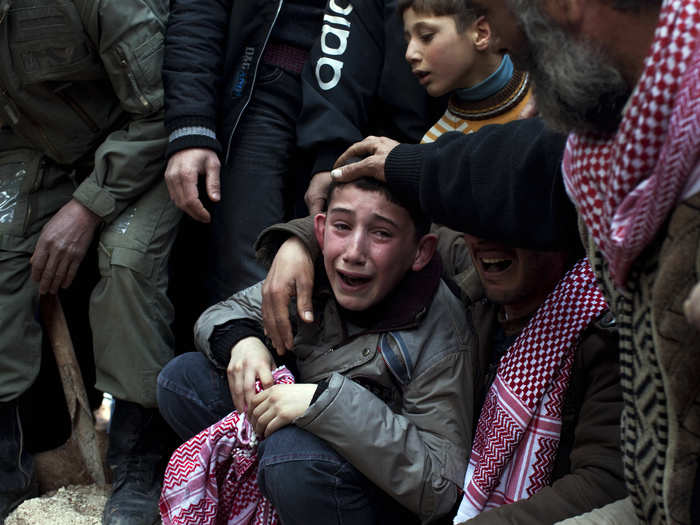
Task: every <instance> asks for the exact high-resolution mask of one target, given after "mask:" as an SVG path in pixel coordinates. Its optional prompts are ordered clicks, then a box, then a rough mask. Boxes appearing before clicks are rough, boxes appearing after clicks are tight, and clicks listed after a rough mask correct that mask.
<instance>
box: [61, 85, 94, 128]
mask: <svg viewBox="0 0 700 525" xmlns="http://www.w3.org/2000/svg"><path fill="white" fill-rule="evenodd" d="M54 93H55V94H56V96H57V97H58V98H60V99H61V100H62V101H63V102H65V103H66V104H67V105H68V106H69V107H70V108H71V109H72V110H73V111H75V113H76V114H77V115H78V117H80V120H82V121H83V122H84V123H85V125H86V126H87V127H88V128H90V131H92V132H93V133H97V132H98V131H100V128H99V126H98V125H97V123H96V122H95V121H94V120H93V119H92V117H90V115H88V113H87V111H85V110H84V109H83V108H82V106H80V105H79V104H78V102H76V101H75V100H74V99H73V98H71V97H70V95H67V94H66V93H64V92H63V91H61V90H57V91H54Z"/></svg>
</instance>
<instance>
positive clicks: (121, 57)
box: [115, 47, 151, 108]
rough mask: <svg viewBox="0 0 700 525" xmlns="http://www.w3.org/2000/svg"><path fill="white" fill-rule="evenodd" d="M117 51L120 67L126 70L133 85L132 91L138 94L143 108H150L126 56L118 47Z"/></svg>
mask: <svg viewBox="0 0 700 525" xmlns="http://www.w3.org/2000/svg"><path fill="white" fill-rule="evenodd" d="M115 49H116V51H117V55H118V56H119V65H120V66H121V67H122V69H124V72H125V73H126V76H127V77H128V78H129V83H130V84H131V89H133V90H134V93H136V96H137V97H138V99H139V102H141V104H142V105H143V107H145V108H150V107H151V103H150V102H149V101H148V100H147V99H146V97H145V96H144V95H143V93H142V92H141V89H140V88H139V85H138V84H137V82H136V79H135V78H134V75H133V73H132V72H131V70H130V69H129V62H128V61H127V60H126V55H125V54H124V52H123V51H122V50H121V48H119V47H117V48H115Z"/></svg>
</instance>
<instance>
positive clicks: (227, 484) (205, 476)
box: [160, 366, 294, 525]
mask: <svg viewBox="0 0 700 525" xmlns="http://www.w3.org/2000/svg"><path fill="white" fill-rule="evenodd" d="M272 375H273V378H274V380H275V384H278V383H287V384H290V383H294V376H292V374H291V372H290V371H289V370H287V368H286V367H283V366H282V367H280V368H278V369H276V370H275V371H274V372H273V374H272ZM256 390H257V391H258V392H259V391H260V390H262V387H261V385H260V382H259V381H258V382H257V383H256ZM256 451H257V437H256V435H255V432H254V431H253V428H252V426H251V425H250V423H248V420H247V419H246V417H245V414H240V413H239V412H238V411H237V410H234V411H233V412H231V413H230V414H229V415H228V416H226V417H225V418H223V419H222V420H221V421H219V422H218V423H215V424H213V425H212V426H210V427H209V428H207V429H205V430H202V431H201V432H200V433H199V434H197V435H196V436H194V437H193V438H191V439H189V440H188V441H186V442H185V443H183V444H182V445H180V446H179V447H178V449H177V450H176V451H175V452H174V453H173V455H172V457H171V458H170V461H169V462H168V467H167V468H166V470H165V478H164V480H163V490H162V492H161V495H160V515H161V518H162V519H163V524H164V525H192V524H193V523H197V524H199V525H215V524H217V525H218V524H229V525H253V524H254V525H274V524H276V523H278V522H279V519H278V516H277V513H276V512H275V510H274V509H273V508H272V504H271V503H270V502H269V501H268V500H267V499H265V497H264V496H263V495H262V493H261V492H260V489H259V488H258V485H257V482H256V475H257V465H258V460H257V455H256Z"/></svg>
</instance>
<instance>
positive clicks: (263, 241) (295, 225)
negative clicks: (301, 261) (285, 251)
mask: <svg viewBox="0 0 700 525" xmlns="http://www.w3.org/2000/svg"><path fill="white" fill-rule="evenodd" d="M290 237H298V238H299V239H300V240H301V242H303V243H304V246H306V249H307V250H309V255H310V256H311V260H313V261H316V260H317V259H318V257H319V255H320V253H321V249H320V247H319V246H318V242H317V241H316V236H315V235H314V219H313V217H312V216H311V215H309V216H307V217H303V218H301V219H294V220H292V221H289V222H285V223H281V224H273V225H272V226H269V227H267V228H265V229H264V230H263V231H262V232H261V233H260V235H259V236H258V239H257V240H256V241H255V250H256V256H257V259H258V261H260V263H261V264H262V265H263V266H265V267H266V268H269V267H270V265H271V264H272V260H273V259H274V258H275V255H276V254H277V251H278V250H279V249H280V246H282V243H284V241H286V240H287V239H289V238H290Z"/></svg>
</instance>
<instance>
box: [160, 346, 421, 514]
mask: <svg viewBox="0 0 700 525" xmlns="http://www.w3.org/2000/svg"><path fill="white" fill-rule="evenodd" d="M158 404H159V407H160V411H161V413H162V414H163V417H164V418H165V419H166V421H168V423H170V425H171V426H172V427H173V428H174V429H175V431H176V432H177V433H178V434H179V435H180V437H181V438H182V439H185V440H186V439H189V438H190V437H192V436H194V435H195V434H196V433H198V432H199V431H200V430H202V429H204V428H206V427H208V426H210V425H212V424H213V423H215V422H217V421H218V420H219V419H221V418H223V417H224V416H226V415H227V414H228V413H229V412H230V411H231V410H233V409H234V407H233V401H232V400H231V394H230V392H229V389H228V383H227V381H226V374H225V372H222V371H218V370H216V369H214V368H213V367H212V366H211V365H210V363H209V361H208V360H207V359H206V357H204V355H202V354H200V353H196V352H193V353H188V354H183V355H181V356H178V357H177V358H175V359H174V360H173V361H171V362H170V363H169V364H168V365H167V366H166V367H165V368H164V369H163V370H162V371H161V373H160V376H159V377H158ZM258 458H259V460H260V466H259V468H258V483H259V485H260V488H261V490H262V492H263V494H265V496H266V497H267V498H268V499H270V501H271V502H272V504H273V505H274V507H275V509H276V510H277V512H278V513H279V515H280V518H281V520H282V523H283V524H284V525H293V524H304V525H307V524H309V523H323V524H324V525H325V524H334V523H337V524H355V523H356V524H358V525H366V524H372V523H377V524H391V523H397V524H398V523H401V524H411V523H418V520H417V519H416V518H415V517H414V516H412V515H411V514H410V513H409V512H408V511H407V510H406V509H404V508H403V507H401V506H400V505H399V504H398V503H396V502H395V501H394V500H393V499H391V498H390V497H389V496H387V495H386V493H384V492H383V491H381V490H380V489H379V488H377V487H376V486H375V485H374V484H373V483H371V482H370V481H369V480H368V479H367V478H365V477H364V476H363V475H362V474H361V473H360V472H359V471H358V470H357V469H356V468H355V467H353V466H352V465H351V464H350V463H348V462H347V461H346V460H345V459H344V458H343V457H342V456H341V455H339V454H338V453H337V452H336V451H335V450H333V449H332V448H331V447H330V446H329V445H328V443H326V442H325V441H323V440H322V439H320V438H318V437H316V436H314V435H313V434H311V433H309V432H306V431H305V430H302V429H300V428H297V427H296V426H294V425H289V426H287V427H284V428H282V429H280V430H278V431H277V432H275V433H273V434H271V435H270V436H269V437H268V438H266V439H265V440H263V441H262V442H261V444H260V447H259V448H258Z"/></svg>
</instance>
